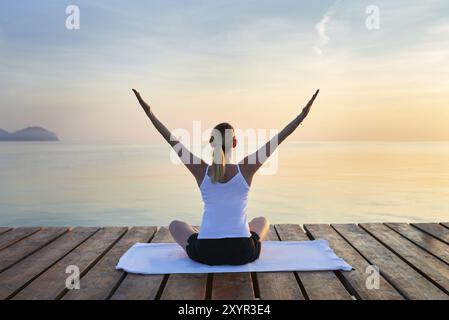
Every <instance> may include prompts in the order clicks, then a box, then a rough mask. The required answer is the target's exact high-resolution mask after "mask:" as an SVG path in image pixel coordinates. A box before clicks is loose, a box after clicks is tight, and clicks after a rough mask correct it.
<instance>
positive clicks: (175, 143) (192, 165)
mask: <svg viewBox="0 0 449 320" xmlns="http://www.w3.org/2000/svg"><path fill="white" fill-rule="evenodd" d="M133 92H134V94H135V95H136V98H137V100H138V101H139V104H140V105H141V106H142V109H143V111H145V113H146V115H147V116H148V118H149V119H150V120H151V122H152V123H153V125H154V126H155V128H156V129H157V131H159V133H160V134H161V135H162V137H163V138H164V139H165V141H167V142H168V144H170V145H171V146H172V148H173V149H174V150H175V151H176V153H177V154H178V156H179V157H180V158H181V160H182V162H183V163H184V165H185V166H186V167H187V169H189V171H190V172H191V173H192V174H193V175H194V177H195V178H196V179H197V182H199V181H201V180H202V178H203V176H204V170H205V167H206V163H205V162H204V161H203V160H202V159H201V158H198V157H197V156H195V155H194V154H193V153H191V152H190V151H189V149H187V148H186V147H185V146H184V145H183V144H182V143H181V142H180V141H179V140H178V139H177V138H176V137H175V136H174V135H172V134H171V132H170V130H168V129H167V127H166V126H165V125H164V124H163V123H162V122H161V121H160V120H159V119H158V118H157V117H156V115H155V114H154V113H153V112H152V111H151V107H150V105H149V104H148V103H146V102H145V100H143V99H142V97H141V95H140V93H139V92H138V91H137V90H135V89H133Z"/></svg>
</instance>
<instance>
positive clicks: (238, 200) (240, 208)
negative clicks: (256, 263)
mask: <svg viewBox="0 0 449 320" xmlns="http://www.w3.org/2000/svg"><path fill="white" fill-rule="evenodd" d="M208 169H209V166H207V168H206V173H205V175H204V179H203V181H202V182H201V185H200V191H201V197H202V198H203V203H204V213H203V219H202V222H201V228H200V232H199V234H198V239H219V238H238V237H250V236H251V233H250V230H249V225H248V220H247V217H246V207H247V204H248V192H249V185H248V183H247V182H246V180H245V178H244V177H243V175H242V173H241V172H240V166H239V165H237V169H238V172H237V174H236V175H235V176H234V177H233V178H232V179H231V180H229V181H228V182H226V183H219V182H217V183H212V179H211V178H210V177H209V176H208V175H207V171H208Z"/></svg>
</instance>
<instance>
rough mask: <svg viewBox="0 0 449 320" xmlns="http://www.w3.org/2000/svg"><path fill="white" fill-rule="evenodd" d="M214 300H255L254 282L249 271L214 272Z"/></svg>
mask: <svg viewBox="0 0 449 320" xmlns="http://www.w3.org/2000/svg"><path fill="white" fill-rule="evenodd" d="M213 276H214V277H213V283H212V300H254V299H255V296H254V290H253V283H252V279H251V274H250V273H249V272H238V273H214V274H213Z"/></svg>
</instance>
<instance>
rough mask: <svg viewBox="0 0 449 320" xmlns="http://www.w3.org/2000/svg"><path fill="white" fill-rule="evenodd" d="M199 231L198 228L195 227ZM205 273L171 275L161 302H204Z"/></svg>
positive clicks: (205, 288)
mask: <svg viewBox="0 0 449 320" xmlns="http://www.w3.org/2000/svg"><path fill="white" fill-rule="evenodd" d="M195 228H196V229H197V230H199V227H198V226H195ZM206 290H207V273H195V274H171V275H170V276H169V277H168V279H167V282H166V284H165V287H164V291H162V294H161V297H160V299H161V300H204V299H205V298H206Z"/></svg>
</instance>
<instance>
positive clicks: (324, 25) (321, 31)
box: [313, 0, 340, 56]
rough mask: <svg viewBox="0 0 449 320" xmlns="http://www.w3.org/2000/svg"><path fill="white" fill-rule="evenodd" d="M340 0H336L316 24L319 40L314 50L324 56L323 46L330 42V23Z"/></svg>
mask: <svg viewBox="0 0 449 320" xmlns="http://www.w3.org/2000/svg"><path fill="white" fill-rule="evenodd" d="M339 2H340V0H337V1H335V2H334V3H333V4H332V5H331V6H330V7H329V9H327V11H326V13H325V14H324V15H323V17H322V18H321V20H320V22H318V23H317V24H316V26H315V29H316V31H317V32H318V37H319V41H318V44H317V45H315V46H314V47H313V50H315V52H316V53H317V54H318V55H319V56H323V55H324V53H323V48H324V47H325V46H326V45H327V44H328V43H329V41H330V38H329V35H328V25H329V22H330V21H331V19H332V17H333V15H334V13H335V8H336V6H337V5H338V3H339Z"/></svg>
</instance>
